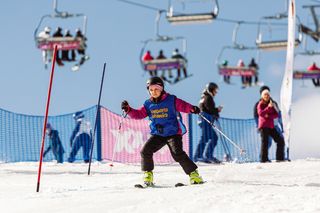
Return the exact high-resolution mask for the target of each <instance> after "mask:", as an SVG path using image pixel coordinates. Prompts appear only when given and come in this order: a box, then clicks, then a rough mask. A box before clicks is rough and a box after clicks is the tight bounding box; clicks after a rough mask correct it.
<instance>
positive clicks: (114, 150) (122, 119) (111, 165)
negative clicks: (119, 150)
mask: <svg viewBox="0 0 320 213" xmlns="http://www.w3.org/2000/svg"><path fill="white" fill-rule="evenodd" d="M127 115H128V113H125V112H124V110H122V115H121V117H122V118H121V120H120V122H119V127H118V134H117V140H116V142H115V143H114V146H113V152H112V159H111V163H110V164H109V166H110V170H111V169H112V167H113V162H114V155H115V153H116V146H117V142H118V139H119V135H120V130H121V127H122V123H123V121H124V119H125V118H126V117H127Z"/></svg>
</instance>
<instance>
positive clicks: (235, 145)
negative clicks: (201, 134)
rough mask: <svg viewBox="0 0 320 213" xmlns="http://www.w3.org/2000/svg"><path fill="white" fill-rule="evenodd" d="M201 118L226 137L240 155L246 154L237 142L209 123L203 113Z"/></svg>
mask: <svg viewBox="0 0 320 213" xmlns="http://www.w3.org/2000/svg"><path fill="white" fill-rule="evenodd" d="M199 116H200V117H201V118H202V119H203V120H205V121H206V122H208V123H209V124H210V125H211V126H212V128H213V129H215V130H216V131H218V132H219V133H220V134H221V135H222V136H224V137H225V138H226V139H227V141H229V142H230V143H231V144H232V145H233V146H234V147H236V148H237V149H239V151H240V155H242V154H245V153H246V151H245V150H244V149H242V148H241V147H240V146H238V144H236V143H235V142H233V141H232V140H231V139H230V138H229V137H228V136H226V135H225V134H224V133H223V132H222V131H221V130H220V129H218V128H217V127H216V126H215V125H214V124H213V123H212V122H211V121H209V120H208V119H207V118H206V117H204V116H203V115H202V114H201V113H199Z"/></svg>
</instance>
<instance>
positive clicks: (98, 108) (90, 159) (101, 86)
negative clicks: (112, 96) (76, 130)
mask: <svg viewBox="0 0 320 213" xmlns="http://www.w3.org/2000/svg"><path fill="white" fill-rule="evenodd" d="M105 71H106V63H104V64H103V71H102V78H101V84H100V92H99V99H98V105H97V112H96V121H95V124H94V130H93V135H92V139H91V140H92V143H91V150H90V158H89V167H88V175H90V170H91V161H92V153H93V147H94V139H95V135H96V130H97V125H98V114H99V111H100V100H101V94H102V88H103V82H104V73H105Z"/></svg>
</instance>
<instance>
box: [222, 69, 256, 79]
mask: <svg viewBox="0 0 320 213" xmlns="http://www.w3.org/2000/svg"><path fill="white" fill-rule="evenodd" d="M257 72H258V70H257V69H255V68H253V67H231V66H219V74H220V75H223V76H247V77H249V76H255V75H257Z"/></svg>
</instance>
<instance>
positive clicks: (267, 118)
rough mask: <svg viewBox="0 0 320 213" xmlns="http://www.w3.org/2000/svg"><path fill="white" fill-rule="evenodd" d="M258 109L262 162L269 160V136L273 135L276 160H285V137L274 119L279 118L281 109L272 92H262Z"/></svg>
mask: <svg viewBox="0 0 320 213" xmlns="http://www.w3.org/2000/svg"><path fill="white" fill-rule="evenodd" d="M257 111H258V116H259V118H258V128H259V131H260V136H261V153H260V162H261V163H265V162H268V161H269V160H268V138H269V136H270V137H272V139H273V140H274V142H275V143H276V144H277V151H276V160H277V161H283V160H284V145H285V143H284V139H283V137H281V134H280V133H279V132H278V131H277V130H276V129H275V128H274V119H276V118H278V115H279V114H278V113H279V109H278V108H277V107H276V105H275V104H274V103H273V102H272V99H271V97H270V92H269V90H268V89H265V90H263V91H262V92H261V100H260V102H259V104H258V106H257Z"/></svg>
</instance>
